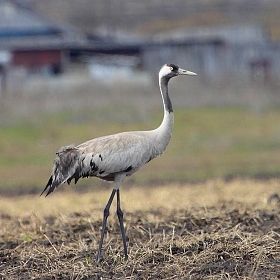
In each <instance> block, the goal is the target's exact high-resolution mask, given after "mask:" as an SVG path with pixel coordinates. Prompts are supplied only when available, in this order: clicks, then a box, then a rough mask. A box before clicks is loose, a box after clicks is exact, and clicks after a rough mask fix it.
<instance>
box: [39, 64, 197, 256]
mask: <svg viewBox="0 0 280 280" xmlns="http://www.w3.org/2000/svg"><path fill="white" fill-rule="evenodd" d="M177 75H196V74H195V73H193V72H189V71H186V70H183V69H181V68H179V67H178V66H176V65H174V64H166V65H164V66H163V67H162V68H161V70H160V72H159V86H160V91H161V95H162V100H163V106H164V117H163V120H162V123H161V125H160V126H159V127H158V128H156V129H154V130H150V131H131V132H122V133H117V134H113V135H109V136H103V137H98V138H95V139H92V140H89V141H87V142H85V143H83V144H80V145H78V146H74V145H69V146H65V147H62V148H61V149H60V150H59V151H58V152H57V156H56V158H55V160H54V165H53V170H52V174H51V176H50V179H49V181H48V183H47V185H46V187H45V189H44V190H43V192H42V194H43V193H44V192H45V191H47V194H46V196H47V195H49V194H50V193H51V192H53V191H54V190H55V188H57V187H58V186H59V185H60V184H61V183H64V182H67V183H68V184H69V183H70V182H71V181H72V180H75V183H77V181H78V180H79V179H80V178H84V177H98V178H100V179H103V180H106V181H113V182H114V185H113V191H112V194H111V196H110V198H109V201H108V203H107V205H106V207H105V209H104V217H103V224H102V232H101V241H100V244H99V250H98V256H97V260H98V261H100V260H101V249H102V244H103V238H104V235H105V230H106V221H107V217H108V216H109V208H110V206H111V203H112V200H113V198H114V196H115V193H117V214H118V218H119V221H120V226H121V232H122V238H123V244H124V251H125V258H127V256H128V255H127V247H126V236H125V232H124V226H123V213H122V210H121V209H120V193H119V187H120V185H121V183H122V181H123V180H124V179H125V177H126V176H130V175H132V174H133V173H135V172H136V171H137V170H138V169H139V168H141V167H142V166H143V165H145V164H146V163H148V162H149V161H150V160H152V159H153V158H155V157H157V156H159V155H161V154H162V153H163V152H164V150H165V149H166V147H167V145H168V143H169V141H170V139H171V135H172V129H173V123H174V116H173V109H172V104H171V101H170V98H169V95H168V88H167V85H168V81H169V79H170V78H172V77H174V76H177Z"/></svg>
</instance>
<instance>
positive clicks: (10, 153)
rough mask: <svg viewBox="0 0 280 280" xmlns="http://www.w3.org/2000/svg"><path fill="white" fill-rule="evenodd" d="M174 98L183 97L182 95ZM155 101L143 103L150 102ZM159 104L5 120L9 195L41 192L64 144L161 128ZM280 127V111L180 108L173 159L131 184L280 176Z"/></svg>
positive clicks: (4, 178) (0, 161)
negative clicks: (142, 108) (129, 131)
mask: <svg viewBox="0 0 280 280" xmlns="http://www.w3.org/2000/svg"><path fill="white" fill-rule="evenodd" d="M172 97H173V98H174V99H176V96H175V94H174V95H173V96H172ZM148 98H149V97H148V96H147V97H145V98H144V97H143V99H142V102H146V101H145V100H146V99H148ZM158 98H159V97H158ZM147 102H148V101H147ZM158 103H159V105H158V107H157V109H155V110H151V109H145V110H144V112H146V114H143V112H141V109H140V108H139V107H137V106H130V108H128V107H126V106H121V105H120V104H119V103H117V105H116V106H111V107H112V108H109V107H107V106H106V107H101V108H99V109H98V106H96V108H93V109H90V108H88V107H87V108H86V109H84V110H82V109H81V110H80V109H78V110H75V109H73V110H72V111H71V110H70V109H69V110H66V109H63V110H62V111H61V112H56V113H52V114H50V113H49V114H48V113H46V112H45V113H43V114H39V113H30V114H29V115H28V114H25V115H24V117H19V116H18V117H16V116H15V115H13V116H10V117H8V118H5V119H2V120H1V126H0V150H1V158H0V177H1V183H0V189H1V191H2V192H3V191H4V192H29V191H36V192H37V191H39V190H40V189H41V188H42V187H43V186H44V184H45V183H46V180H47V179H48V176H49V173H50V171H51V167H52V161H53V158H54V156H55V152H56V151H57V150H58V149H59V148H60V147H61V146H63V145H67V144H72V143H74V144H79V143H82V142H84V141H86V140H88V139H91V138H93V137H97V136H101V135H106V134H111V133H116V132H119V131H127V130H147V129H153V128H155V127H156V126H158V125H159V124H160V122H161V118H162V111H161V108H160V99H159V100H158ZM112 105H113V104H112ZM31 111H32V109H31ZM35 111H36V110H35ZM7 114H8V113H7ZM2 116H3V115H2ZM279 123H280V109H279V108H278V107H276V108H266V109H262V110H258V111H255V110H252V109H250V108H249V109H248V108H246V107H240V106H235V107H234V106H223V107H219V106H206V107H205V106H204V107H199V108H197V107H196V108H187V107H181V106H179V107H178V108H175V127H174V133H173V138H172V141H171V143H170V145H169V147H168V148H167V151H166V152H165V154H164V155H163V156H162V157H161V158H158V159H155V160H154V161H152V162H150V163H149V164H148V165H147V166H146V167H144V168H143V170H142V171H140V172H138V173H137V174H135V175H133V176H132V177H131V178H130V179H129V180H130V182H135V183H138V184H144V185H146V184H151V183H160V184H162V183H164V182H167V181H169V182H176V181H177V182H185V181H194V182H196V181H201V180H206V179H210V178H217V177H218V178H231V177H239V176H242V177H243V176H245V177H247V176H249V177H262V178H263V177H271V176H279V174H280V172H279V171H280V169H279V158H280V130H279ZM79 184H80V186H81V185H92V184H95V185H99V184H100V181H93V180H83V181H82V182H79ZM128 184H129V183H128ZM79 188H80V187H79Z"/></svg>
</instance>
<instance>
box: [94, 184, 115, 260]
mask: <svg viewBox="0 0 280 280" xmlns="http://www.w3.org/2000/svg"><path fill="white" fill-rule="evenodd" d="M115 193H116V189H113V190H112V193H111V195H110V198H109V200H108V202H107V205H106V206H105V208H104V213H103V222H102V229H101V238H100V241H99V247H98V253H97V262H100V261H101V251H102V245H103V240H104V235H105V232H106V224H107V218H108V216H109V214H110V211H109V210H110V207H111V204H112V201H113V199H114V196H115Z"/></svg>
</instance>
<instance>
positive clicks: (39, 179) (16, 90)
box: [0, 0, 280, 194]
mask: <svg viewBox="0 0 280 280" xmlns="http://www.w3.org/2000/svg"><path fill="white" fill-rule="evenodd" d="M279 14H280V2H279V1H278V0H242V1H240V0H227V1H225V0H224V1H223V0H189V1H185V0H173V1H164V0H153V1H151V0H142V1H138V2H136V1H134V0H95V1H91V0H80V1H68V0H48V1H40V0H14V1H12V0H10V1H4V0H0V177H1V181H0V193H3V194H4V193H5V194H13V193H28V192H36V193H37V192H38V191H39V190H41V189H42V187H43V186H44V185H45V183H46V181H47V179H48V176H49V173H50V171H51V166H52V161H53V158H54V156H55V152H56V151H57V150H58V149H59V148H60V147H61V146H63V145H67V144H71V143H74V144H79V143H81V142H84V141H86V140H88V139H91V138H93V137H97V136H101V135H104V134H112V133H115V132H119V131H125V130H140V129H141V130H142V129H143V130H147V129H153V128H155V127H157V126H158V125H159V124H160V122H161V118H162V104H161V99H160V95H159V89H158V80H157V79H158V78H157V74H158V70H159V68H160V67H161V66H162V65H163V64H164V63H175V64H177V65H179V66H180V67H182V68H185V69H188V70H190V71H193V72H196V73H198V76H197V77H195V78H194V77H187V78H183V77H178V78H177V79H174V80H172V81H171V83H170V92H171V98H172V101H173V103H174V109H175V128H174V136H173V139H172V141H171V144H170V146H169V147H168V149H167V151H166V153H165V155H164V157H162V158H160V159H157V160H155V161H153V162H151V163H149V165H148V166H147V167H144V169H145V171H142V172H138V173H137V174H135V175H134V176H133V177H131V178H130V179H129V181H128V183H127V185H129V184H132V183H133V184H147V185H157V184H163V183H168V182H181V183H184V182H187V181H188V182H189V181H194V182H197V181H201V180H208V179H212V178H225V179H231V178H235V177H253V178H262V179H263V178H270V177H278V176H279V175H280V167H279V163H280V128H279V124H280V107H279V106H280V17H279ZM93 184H94V185H100V184H101V185H102V182H100V181H97V180H96V181H92V180H90V181H89V180H88V181H87V180H84V181H83V182H81V183H80V182H79V185H80V186H81V185H82V186H83V187H84V188H86V186H88V185H93ZM80 186H79V187H77V188H81V187H80Z"/></svg>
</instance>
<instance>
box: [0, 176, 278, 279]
mask: <svg viewBox="0 0 280 280" xmlns="http://www.w3.org/2000/svg"><path fill="white" fill-rule="evenodd" d="M71 189H72V188H71ZM71 189H70V190H71ZM277 192H278V193H279V184H278V182H277V181H276V180H269V181H252V180H234V181H231V182H225V181H221V180H215V181H209V182H205V183H200V184H196V185H193V184H187V185H165V186H162V187H153V188H152V187H142V188H140V187H139V186H138V187H137V186H135V187H133V188H129V187H128V186H124V188H123V189H122V201H123V210H124V212H125V221H126V231H127V236H128V237H129V240H128V244H129V259H128V261H124V260H123V258H122V245H121V238H120V233H119V227H118V222H117V219H116V217H115V215H113V209H112V215H111V216H110V217H109V220H108V221H109V225H108V233H107V237H106V240H105V246H104V261H103V262H102V263H101V264H99V265H98V264H96V262H95V256H96V251H97V245H98V241H99V234H100V226H101V216H102V208H103V207H104V205H105V203H106V200H107V198H108V195H109V193H110V190H109V189H105V190H102V189H98V190H96V191H94V192H92V193H84V194H77V193H75V192H74V191H73V190H72V191H69V192H67V193H66V192H65V191H62V190H61V191H57V192H56V193H54V194H53V195H51V196H50V197H48V198H42V197H41V198H39V197H36V196H23V197H14V198H1V199H0V214H1V227H0V248H1V251H0V260H1V261H0V277H1V278H3V279H279V277H280V272H279V266H280V252H279V242H280V228H279V222H280V206H279V197H278V196H277ZM113 207H115V206H114V205H113Z"/></svg>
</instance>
